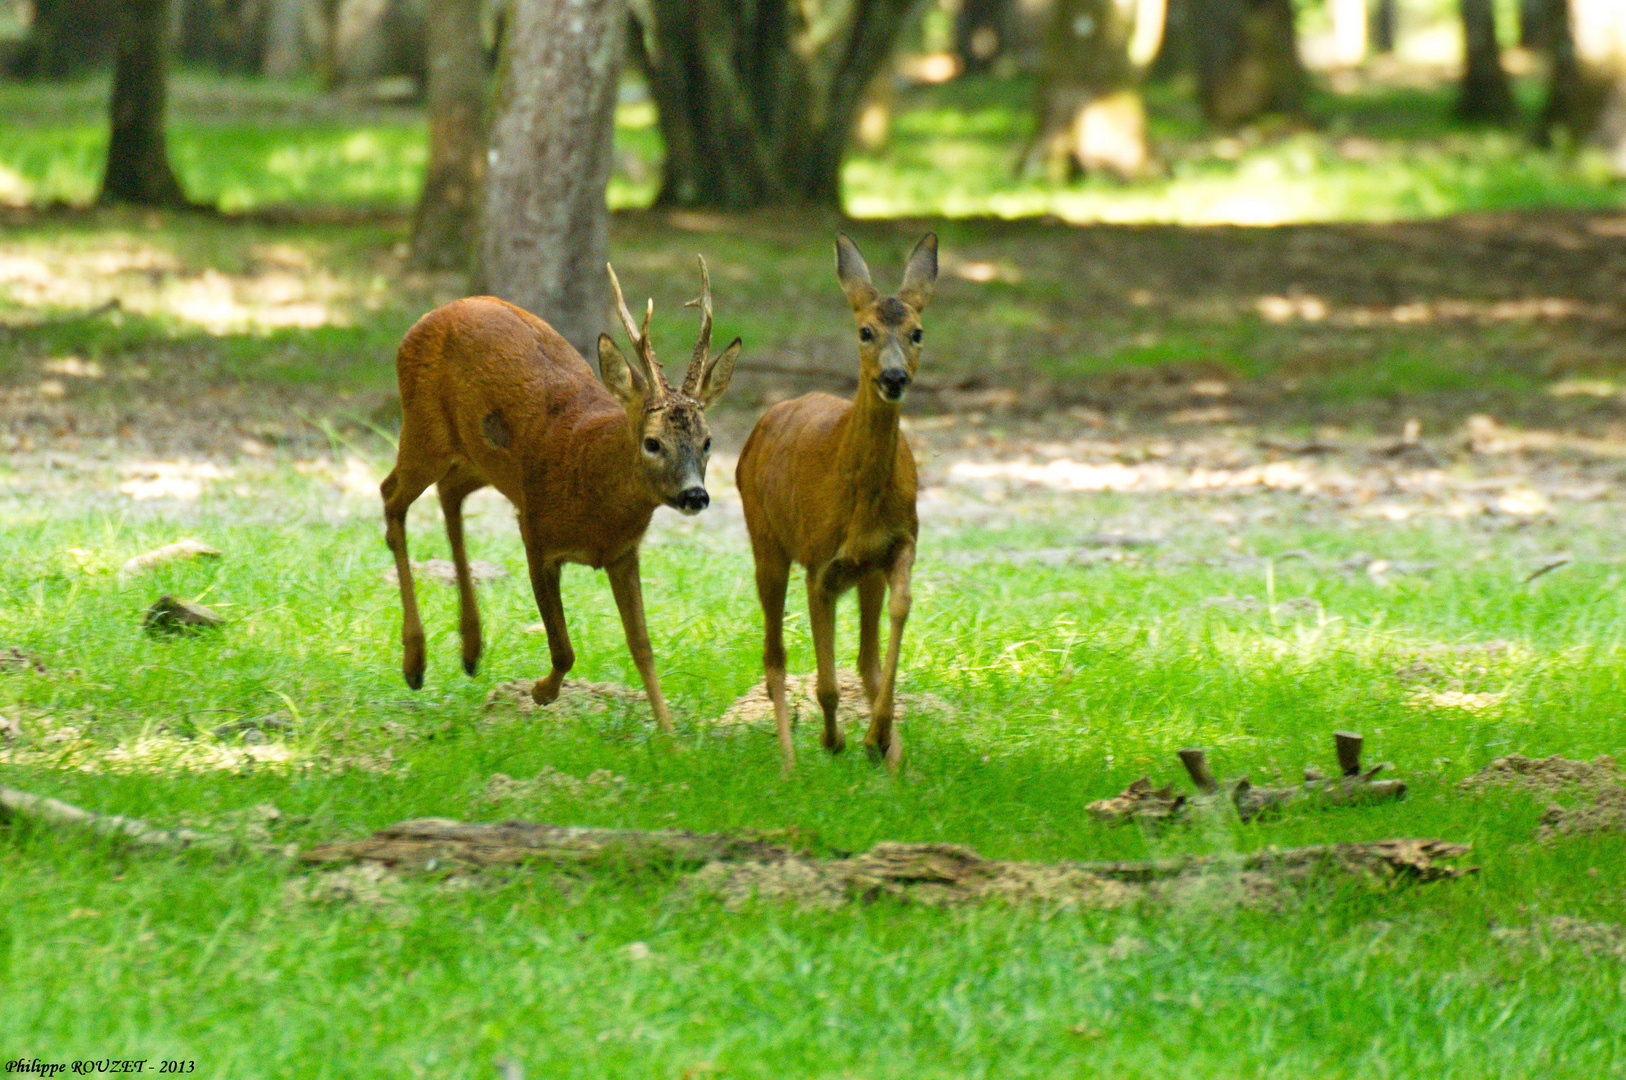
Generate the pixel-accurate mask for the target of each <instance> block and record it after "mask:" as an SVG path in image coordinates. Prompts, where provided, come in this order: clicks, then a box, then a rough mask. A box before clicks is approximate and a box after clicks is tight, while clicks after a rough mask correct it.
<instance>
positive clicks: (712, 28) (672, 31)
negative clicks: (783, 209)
mask: <svg viewBox="0 0 1626 1080" xmlns="http://www.w3.org/2000/svg"><path fill="white" fill-rule="evenodd" d="M914 5H915V0H848V2H847V3H846V4H845V6H844V7H836V8H832V9H826V10H833V11H836V12H839V18H835V19H833V21H832V23H830V24H827V25H821V26H820V27H818V28H817V29H818V31H819V33H818V36H817V37H815V36H814V34H813V29H814V28H810V27H809V26H807V25H805V24H804V22H803V18H802V13H803V10H804V9H803V8H802V7H801V6H800V5H793V4H791V3H788V2H787V0H650V4H649V12H650V17H649V19H648V21H647V25H645V24H643V23H642V22H640V24H639V25H640V28H641V29H642V31H643V32H642V33H641V34H635V35H634V41H633V55H634V56H635V57H636V59H637V61H638V63H639V65H640V66H641V67H642V68H643V69H644V73H645V76H646V77H647V79H648V80H649V85H650V89H651V91H652V94H653V96H654V98H655V105H656V108H657V110H658V113H659V123H660V130H661V136H662V138H663V139H664V141H665V143H666V160H665V163H664V165H663V167H662V176H661V187H660V191H659V193H658V194H657V196H656V203H657V204H658V205H662V206H696V207H713V208H718V209H730V210H743V209H749V208H751V207H758V206H771V205H797V204H801V205H821V206H827V207H831V208H839V206H840V202H841V164H842V160H843V159H844V158H845V156H846V152H847V147H848V144H849V142H850V141H851V138H852V133H853V123H854V120H855V119H856V117H857V114H858V109H859V106H860V105H861V104H862V102H863V99H864V93H865V91H866V90H867V88H868V87H869V85H870V82H871V81H872V80H873V79H874V78H875V76H876V74H877V73H878V72H879V71H880V70H881V68H882V65H884V64H885V63H886V61H887V60H888V58H890V56H891V54H892V49H893V45H894V44H895V42H896V40H897V37H898V34H899V33H900V32H901V30H902V29H903V25H904V22H905V20H906V19H907V17H908V15H909V12H910V10H911V9H912V8H913V7H914Z"/></svg>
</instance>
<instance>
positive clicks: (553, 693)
mask: <svg viewBox="0 0 1626 1080" xmlns="http://www.w3.org/2000/svg"><path fill="white" fill-rule="evenodd" d="M558 697H559V687H558V685H557V684H556V683H555V682H554V680H553V679H552V678H551V677H550V678H546V679H538V680H536V685H534V686H532V687H531V700H532V701H534V702H536V703H537V704H538V705H552V704H553V703H554V702H555V701H556V700H558Z"/></svg>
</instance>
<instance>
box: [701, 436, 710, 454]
mask: <svg viewBox="0 0 1626 1080" xmlns="http://www.w3.org/2000/svg"><path fill="white" fill-rule="evenodd" d="M700 452H701V453H702V454H709V453H711V439H710V438H709V437H708V438H707V439H706V441H705V442H704V443H702V444H701V446H700Z"/></svg>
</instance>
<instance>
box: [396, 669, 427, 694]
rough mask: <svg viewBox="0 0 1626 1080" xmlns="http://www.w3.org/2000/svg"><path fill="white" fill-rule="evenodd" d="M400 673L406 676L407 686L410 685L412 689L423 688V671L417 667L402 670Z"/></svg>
mask: <svg viewBox="0 0 1626 1080" xmlns="http://www.w3.org/2000/svg"><path fill="white" fill-rule="evenodd" d="M401 674H402V675H404V676H405V677H406V684H407V686H409V687H411V688H412V689H414V690H422V689H423V671H422V669H419V670H418V671H403V672H401Z"/></svg>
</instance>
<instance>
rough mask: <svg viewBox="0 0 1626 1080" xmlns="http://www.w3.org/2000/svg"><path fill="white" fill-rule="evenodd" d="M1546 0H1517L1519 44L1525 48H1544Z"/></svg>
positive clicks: (1545, 42)
mask: <svg viewBox="0 0 1626 1080" xmlns="http://www.w3.org/2000/svg"><path fill="white" fill-rule="evenodd" d="M1547 5H1548V0H1519V44H1520V45H1521V46H1523V47H1524V48H1526V49H1545V48H1546V47H1547V44H1548V39H1547V22H1548V16H1547Z"/></svg>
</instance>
